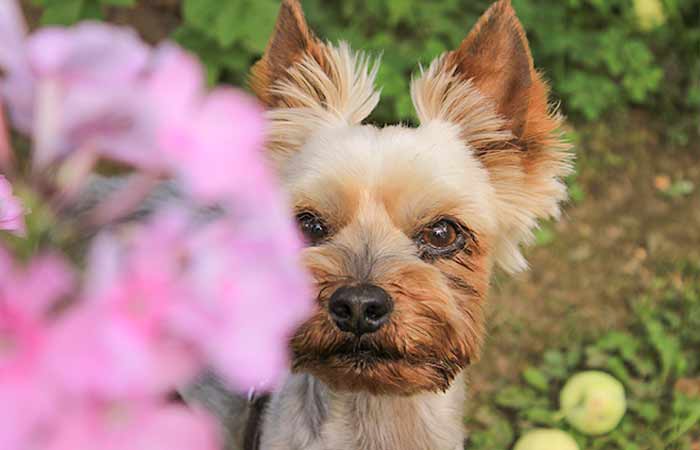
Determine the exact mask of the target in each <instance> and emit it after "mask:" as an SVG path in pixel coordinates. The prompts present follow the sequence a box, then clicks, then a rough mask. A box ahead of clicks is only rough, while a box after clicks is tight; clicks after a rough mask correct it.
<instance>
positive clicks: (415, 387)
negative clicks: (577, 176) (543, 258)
mask: <svg viewBox="0 0 700 450" xmlns="http://www.w3.org/2000/svg"><path fill="white" fill-rule="evenodd" d="M376 72H377V65H376V64H371V63H370V61H369V60H368V58H367V57H366V56H364V55H362V54H360V53H354V52H352V51H351V50H350V49H349V47H348V46H347V45H346V44H344V43H341V44H340V45H338V46H333V45H331V44H327V43H323V42H321V41H320V40H318V39H317V38H316V37H315V36H314V34H313V33H312V32H311V31H310V30H309V28H308V26H307V24H306V22H305V20H304V16H303V13H302V11H301V8H300V6H299V4H298V2H297V1H296V0H284V1H283V3H282V7H281V10H280V14H279V18H278V21H277V25H276V28H275V30H274V33H273V36H272V38H271V39H270V43H269V45H268V48H267V50H266V52H265V55H264V56H263V58H262V59H261V60H260V61H259V62H258V63H257V64H256V65H255V67H254V68H253V70H252V74H251V86H252V88H253V90H254V91H255V92H256V94H257V95H258V97H259V98H260V99H261V101H262V102H263V103H264V104H266V106H267V107H268V108H269V111H268V114H269V117H270V129H269V138H268V149H269V152H270V156H271V159H272V161H273V163H274V164H275V166H276V168H277V169H278V171H279V174H280V177H281V180H282V182H283V185H284V186H285V188H286V189H287V190H288V193H289V195H290V198H291V201H292V202H293V205H294V207H295V208H296V211H297V217H298V220H299V224H300V227H301V230H302V232H303V233H304V235H305V236H306V238H307V240H308V242H309V245H308V247H307V248H306V249H305V250H304V253H303V259H304V262H305V263H306V265H307V267H308V268H309V270H310V272H311V273H312V274H313V276H314V277H315V281H316V283H317V293H318V308H317V311H316V313H315V315H314V316H313V317H312V318H311V319H309V320H308V321H307V322H306V323H305V324H303V325H302V326H301V327H300V329H299V330H298V332H297V333H296V335H295V336H294V337H293V339H292V349H293V352H294V360H293V368H294V369H295V370H299V371H308V372H310V373H312V374H314V375H315V376H317V377H319V378H320V379H322V380H323V381H324V382H326V383H327V384H329V385H330V386H331V387H333V388H336V389H344V390H365V391H370V392H373V393H392V394H412V393H416V392H420V391H436V390H442V389H446V388H447V387H448V386H449V384H450V382H451V381H452V380H453V379H454V377H455V376H456V375H457V374H458V373H459V372H460V371H461V370H462V369H463V368H464V367H465V366H466V365H467V364H468V363H469V362H470V361H473V360H475V358H477V357H478V353H479V348H480V345H481V341H482V338H483V335H484V323H483V320H484V319H483V312H482V306H483V302H484V298H485V296H486V294H487V290H488V285H489V281H488V280H489V274H490V272H491V268H492V266H493V265H494V264H499V265H500V266H502V267H503V268H505V269H506V270H509V271H513V270H517V269H520V268H523V267H524V266H525V262H524V260H523V258H522V256H521V254H520V252H519V248H518V247H519V244H520V243H521V242H522V241H524V240H527V239H528V237H530V236H531V230H532V229H533V228H534V227H535V226H536V221H537V219H538V218H543V217H549V216H556V215H557V213H558V211H559V209H558V203H559V201H561V200H562V199H563V198H564V197H565V188H564V185H563V184H562V182H561V180H560V178H561V176H563V175H564V174H566V173H567V171H568V170H569V156H568V153H567V152H566V146H565V145H564V144H563V143H562V142H561V140H560V138H559V136H558V134H557V128H558V125H559V118H558V117H557V116H556V115H555V114H553V112H552V111H551V109H550V108H549V106H548V103H547V94H548V88H547V85H546V84H545V83H544V82H543V81H542V79H541V77H540V75H539V74H538V73H537V72H536V71H535V69H534V67H533V63H532V57H531V55H530V50H529V47H528V43H527V40H526V37H525V33H524V31H523V29H522V27H521V25H520V23H519V22H518V19H517V18H516V16H515V13H514V12H513V9H512V8H511V6H510V4H509V2H508V1H504V0H502V1H499V2H498V3H496V4H494V5H493V6H492V7H491V8H490V9H489V10H488V11H486V13H485V14H484V15H483V16H482V17H481V19H480V20H479V21H478V23H477V24H476V26H475V27H474V29H473V30H472V31H471V32H470V33H469V34H468V36H467V37H466V39H465V40H464V41H463V42H462V44H461V45H460V47H459V48H458V49H456V50H454V51H451V52H448V53H446V54H444V55H442V56H440V57H439V58H437V59H436V60H435V61H433V62H432V64H431V65H430V67H429V68H428V69H427V70H425V71H423V72H422V73H421V74H420V76H418V77H417V78H416V79H414V80H413V81H412V86H411V94H412V98H413V103H414V105H415V108H416V111H417V113H418V117H419V119H420V126H418V127H417V128H409V127H404V126H387V127H383V128H377V127H375V126H371V125H363V124H362V123H361V122H362V120H363V119H365V118H366V117H367V115H368V114H369V113H370V112H371V111H372V109H373V108H374V107H375V106H376V104H377V102H378V101H379V93H378V92H377V91H376V90H375V89H374V86H373V81H374V77H375V74H376ZM272 314H274V312H272Z"/></svg>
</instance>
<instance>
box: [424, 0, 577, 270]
mask: <svg viewBox="0 0 700 450" xmlns="http://www.w3.org/2000/svg"><path fill="white" fill-rule="evenodd" d="M411 94H412V98H413V103H414V105H415V107H416V111H417V113H418V117H419V119H420V121H421V124H422V125H423V124H426V123H429V122H432V121H443V122H449V123H452V124H454V125H455V126H457V127H458V132H459V135H460V137H461V138H462V140H463V141H464V142H465V143H467V144H468V146H469V147H470V149H471V150H472V151H473V152H474V155H475V156H476V157H477V158H478V159H479V160H480V161H481V162H482V164H483V165H484V167H485V168H486V169H487V170H488V172H489V178H490V181H491V184H492V185H493V187H494V191H495V194H496V201H497V203H498V204H497V205H496V207H497V214H498V222H499V225H500V227H499V234H500V235H501V236H504V237H505V238H504V239H501V240H500V241H499V242H498V243H497V248H496V253H497V255H496V260H497V261H498V262H499V263H500V264H501V266H503V267H504V268H506V269H507V270H511V271H512V270H517V269H521V268H523V267H524V266H525V265H526V264H525V261H524V260H523V258H522V256H521V255H520V252H519V250H518V244H519V242H520V241H522V240H523V239H526V238H528V237H529V236H531V233H532V232H531V230H532V229H533V228H534V227H535V226H536V224H537V219H538V218H543V217H549V216H556V215H557V214H558V212H559V206H558V203H559V201H560V200H563V199H564V198H565V197H566V192H565V187H564V185H563V183H562V182H561V180H560V178H561V177H562V176H563V175H565V174H566V173H568V171H569V170H570V159H571V158H570V156H569V153H568V152H567V151H566V150H567V148H568V146H566V145H565V144H564V143H563V142H562V141H561V139H560V136H559V134H558V132H557V129H558V128H559V125H560V122H561V118H560V117H559V116H558V115H557V114H555V113H554V112H553V111H552V110H551V108H550V107H549V104H548V87H547V85H546V83H545V82H544V81H543V80H542V77H541V76H540V74H539V73H538V72H537V71H536V70H535V68H534V66H533V62H532V55H531V54H530V48H529V46H528V42H527V38H526V36H525V31H524V30H523V27H522V25H521V24H520V22H519V21H518V18H517V17H516V15H515V11H513V8H512V6H511V5H510V1H509V0H500V1H498V2H496V3H495V4H493V5H492V6H491V7H490V8H489V9H488V10H487V11H486V12H485V13H484V14H483V16H481V18H480V19H479V20H478V22H477V23H476V25H475V26H474V28H473V29H472V31H471V32H470V33H469V34H468V35H467V37H466V39H464V41H463V42H462V44H461V45H460V46H459V48H457V49H456V50H453V51H451V52H448V53H446V54H444V55H442V56H440V57H439V58H437V59H436V60H435V61H433V62H432V64H431V65H430V67H429V69H428V70H427V71H425V72H423V73H422V74H421V76H420V77H419V78H417V79H415V80H413V83H412V85H411Z"/></svg>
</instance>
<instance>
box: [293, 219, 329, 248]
mask: <svg viewBox="0 0 700 450" xmlns="http://www.w3.org/2000/svg"><path fill="white" fill-rule="evenodd" d="M297 222H298V223H299V229H300V230H301V233H302V234H303V235H304V237H305V238H306V240H307V241H308V242H309V243H311V244H315V243H317V242H319V241H321V240H323V239H324V238H325V237H327V236H328V227H327V226H326V224H325V223H323V221H322V220H321V219H320V218H319V217H318V216H316V215H315V214H312V213H309V212H305V213H301V214H298V215H297Z"/></svg>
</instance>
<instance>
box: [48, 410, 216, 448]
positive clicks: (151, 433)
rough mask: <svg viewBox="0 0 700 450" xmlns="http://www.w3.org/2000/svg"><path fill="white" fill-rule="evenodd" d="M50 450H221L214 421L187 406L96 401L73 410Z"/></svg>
mask: <svg viewBox="0 0 700 450" xmlns="http://www.w3.org/2000/svg"><path fill="white" fill-rule="evenodd" d="M52 431H53V433H50V434H49V437H48V438H47V439H46V441H45V443H44V447H43V448H44V449H45V450H93V449H95V448H99V449H101V450H135V449H143V450H215V449H218V448H220V447H219V444H220V442H219V441H220V438H219V436H218V433H217V430H216V429H215V427H214V426H213V424H212V423H211V418H210V417H208V416H206V415H204V414H203V413H200V412H198V411H195V410H189V409H187V408H185V407H183V406H181V405H172V404H162V403H161V404H159V403H153V402H139V401H137V400H131V401H129V402H117V401H108V402H105V401H92V402H85V403H83V404H79V405H77V406H74V407H73V408H68V410H67V411H66V412H65V413H64V414H62V415H61V417H60V418H59V419H58V420H57V421H56V422H55V423H54V429H53V430H52Z"/></svg>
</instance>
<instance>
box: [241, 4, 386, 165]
mask: <svg viewBox="0 0 700 450" xmlns="http://www.w3.org/2000/svg"><path fill="white" fill-rule="evenodd" d="M377 69H378V64H372V65H370V63H369V60H368V58H367V57H365V56H364V54H362V53H355V52H353V51H352V50H350V47H349V46H348V45H347V44H346V43H344V42H341V43H340V44H339V45H338V46H334V45H331V44H328V43H324V42H321V41H320V40H319V39H318V38H317V37H316V36H315V35H314V33H313V32H312V31H311V29H310V28H309V26H308V25H307V23H306V20H305V19H304V13H303V11H302V9H301V5H300V4H299V1H298V0H283V1H282V6H281V7H280V12H279V16H278V17H277V23H276V24H275V28H274V30H273V32H272V36H271V37H270V42H269V43H268V45H267V49H266V50H265V54H264V55H263V57H262V59H260V61H258V62H257V63H256V64H255V65H254V66H253V68H252V70H251V73H250V79H249V82H250V87H251V88H252V90H253V92H255V94H256V95H257V96H258V98H259V99H260V100H261V101H262V102H263V104H265V106H267V107H268V108H269V118H270V126H269V130H268V148H269V149H270V150H271V152H272V156H273V158H274V159H275V160H280V159H284V158H286V156H288V155H290V154H291V153H293V152H294V151H295V150H297V149H299V147H300V146H301V145H303V143H304V142H305V141H306V139H308V137H309V135H310V133H312V132H313V131H314V130H317V129H319V128H322V127H328V126H339V125H340V126H342V125H354V124H357V123H360V122H361V121H362V120H363V119H364V118H365V117H367V116H368V115H369V113H370V112H372V110H373V109H374V107H375V106H376V105H377V102H378V101H379V93H378V92H377V91H375V90H374V78H375V76H376V74H377Z"/></svg>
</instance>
